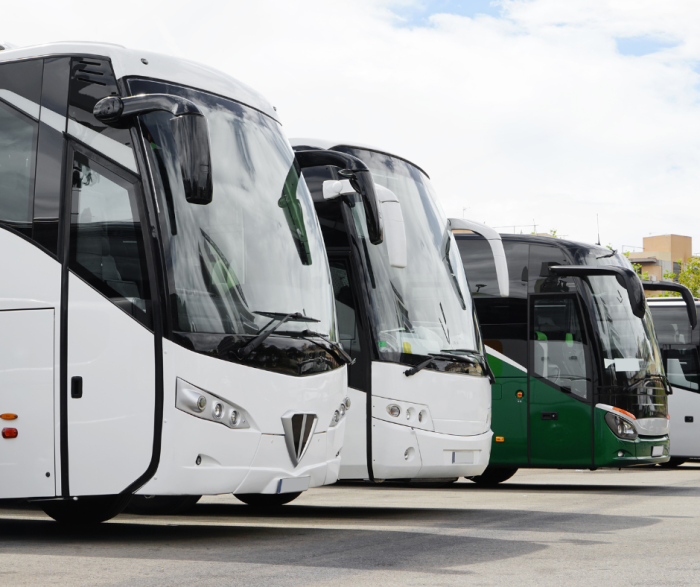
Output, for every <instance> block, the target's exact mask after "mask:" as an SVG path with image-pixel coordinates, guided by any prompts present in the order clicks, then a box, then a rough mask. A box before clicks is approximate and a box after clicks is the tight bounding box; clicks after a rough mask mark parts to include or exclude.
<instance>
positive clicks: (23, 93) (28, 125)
mask: <svg viewBox="0 0 700 587" xmlns="http://www.w3.org/2000/svg"><path fill="white" fill-rule="evenodd" d="M42 68H43V61H42V60H40V59H37V60H31V61H27V62H24V63H10V64H3V65H0V223H2V224H5V225H8V226H10V227H11V228H13V229H14V230H16V231H18V232H20V233H22V234H24V235H25V236H27V237H29V238H31V236H32V220H33V215H34V209H33V208H34V175H35V173H34V172H35V164H36V145H37V136H38V132H39V124H38V122H36V121H35V120H33V119H32V118H30V116H28V115H31V116H32V117H34V118H38V117H39V101H40V99H41V72H42Z"/></svg>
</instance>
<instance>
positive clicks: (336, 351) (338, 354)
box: [278, 329, 357, 365]
mask: <svg viewBox="0 0 700 587" xmlns="http://www.w3.org/2000/svg"><path fill="white" fill-rule="evenodd" d="M278 334H284V335H285V336H290V337H292V338H303V339H304V340H308V341H309V342H312V343H313V344H315V345H318V346H320V347H321V348H322V349H325V350H327V351H330V352H331V353H332V354H333V355H334V356H335V358H336V359H338V361H340V362H341V363H345V364H347V365H354V364H355V361H356V360H357V359H353V358H352V357H351V356H350V355H349V354H348V353H347V351H346V350H345V349H344V348H343V345H341V344H340V343H338V342H336V341H334V340H331V339H330V338H328V337H326V335H325V334H321V333H320V332H315V331H313V330H308V329H307V330H302V331H300V332H296V331H293V330H289V331H287V330H285V331H284V332H278ZM309 337H316V338H320V339H321V340H323V341H325V342H327V343H328V344H329V345H330V347H331V348H330V349H329V348H327V347H325V346H323V345H322V344H319V343H318V341H315V340H313V338H309Z"/></svg>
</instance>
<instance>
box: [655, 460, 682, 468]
mask: <svg viewBox="0 0 700 587" xmlns="http://www.w3.org/2000/svg"><path fill="white" fill-rule="evenodd" d="M683 463H685V459H679V458H678V457H671V458H670V459H669V461H668V462H667V463H659V467H666V468H668V469H671V468H673V467H680V466H681V465H682V464H683Z"/></svg>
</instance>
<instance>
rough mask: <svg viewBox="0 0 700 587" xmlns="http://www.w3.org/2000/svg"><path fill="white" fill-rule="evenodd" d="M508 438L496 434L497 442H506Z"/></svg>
mask: <svg viewBox="0 0 700 587" xmlns="http://www.w3.org/2000/svg"><path fill="white" fill-rule="evenodd" d="M505 441H506V438H505V436H496V442H505Z"/></svg>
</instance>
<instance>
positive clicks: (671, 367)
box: [654, 308, 700, 457]
mask: <svg viewBox="0 0 700 587" xmlns="http://www.w3.org/2000/svg"><path fill="white" fill-rule="evenodd" d="M664 309H665V308H664ZM659 314H661V313H660V312H659ZM659 314H657V315H656V316H654V322H655V323H654V326H656V322H657V321H658V318H657V316H659ZM662 353H663V358H664V368H665V370H666V376H667V377H668V382H669V383H670V384H671V385H672V386H673V395H671V396H670V397H669V398H668V400H669V415H670V419H671V456H688V457H696V456H700V437H699V435H698V430H699V429H700V357H699V356H698V347H697V346H695V345H692V344H673V345H662Z"/></svg>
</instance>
